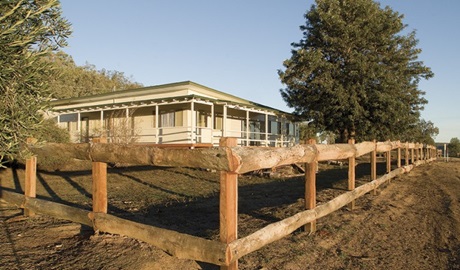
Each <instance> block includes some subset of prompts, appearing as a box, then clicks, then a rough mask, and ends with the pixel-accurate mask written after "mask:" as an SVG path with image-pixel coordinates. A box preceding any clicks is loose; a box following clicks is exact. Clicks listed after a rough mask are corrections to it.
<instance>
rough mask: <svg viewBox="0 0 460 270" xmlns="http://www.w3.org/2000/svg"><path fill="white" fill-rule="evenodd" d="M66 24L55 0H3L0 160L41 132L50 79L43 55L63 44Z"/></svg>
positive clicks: (0, 12)
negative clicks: (35, 133) (34, 134)
mask: <svg viewBox="0 0 460 270" xmlns="http://www.w3.org/2000/svg"><path fill="white" fill-rule="evenodd" d="M70 33H71V30H70V24H69V23H68V22H67V21H66V20H65V19H64V18H63V17H62V16H61V8H60V4H59V2H58V1H57V0H41V1H34V0H8V1H2V2H1V4H0V66H1V69H0V130H1V132H0V161H1V160H4V159H11V158H12V157H13V156H14V155H16V154H17V153H18V152H19V147H20V143H21V142H23V141H24V140H25V138H26V137H28V136H30V135H31V134H32V133H33V132H34V131H36V130H37V129H39V128H40V126H41V123H42V122H43V116H42V115H41V114H40V112H43V111H44V110H46V103H47V100H48V99H49V96H50V93H49V91H48V86H47V82H48V81H49V80H50V78H52V77H53V76H54V75H55V70H54V69H53V68H52V67H51V65H50V64H49V63H46V62H44V61H41V60H42V58H43V57H45V56H46V55H48V54H50V53H51V52H53V51H56V50H57V49H58V48H59V47H62V46H65V45H66V38H67V37H68V36H69V35H70Z"/></svg>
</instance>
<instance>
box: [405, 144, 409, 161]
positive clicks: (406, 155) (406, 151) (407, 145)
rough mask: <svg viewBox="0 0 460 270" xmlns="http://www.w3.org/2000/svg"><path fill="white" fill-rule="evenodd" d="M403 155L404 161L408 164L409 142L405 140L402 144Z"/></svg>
mask: <svg viewBox="0 0 460 270" xmlns="http://www.w3.org/2000/svg"><path fill="white" fill-rule="evenodd" d="M404 157H405V160H406V162H405V163H404V164H405V165H406V166H408V165H409V143H408V142H406V143H405V146H404Z"/></svg>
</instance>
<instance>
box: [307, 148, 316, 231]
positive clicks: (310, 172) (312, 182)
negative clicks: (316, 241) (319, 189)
mask: <svg viewBox="0 0 460 270" xmlns="http://www.w3.org/2000/svg"><path fill="white" fill-rule="evenodd" d="M307 143H308V144H316V140H315V139H309V140H308V141H307ZM315 207H316V158H315V160H313V161H312V162H310V163H305V209H307V210H309V209H314V208H315ZM305 231H307V232H309V233H314V232H315V231H316V220H314V221H312V222H310V223H307V224H305Z"/></svg>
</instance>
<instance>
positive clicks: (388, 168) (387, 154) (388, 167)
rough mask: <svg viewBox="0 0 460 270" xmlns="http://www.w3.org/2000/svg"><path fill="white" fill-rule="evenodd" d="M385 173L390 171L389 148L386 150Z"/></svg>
mask: <svg viewBox="0 0 460 270" xmlns="http://www.w3.org/2000/svg"><path fill="white" fill-rule="evenodd" d="M386 163H387V173H389V172H391V150H390V151H388V152H386Z"/></svg>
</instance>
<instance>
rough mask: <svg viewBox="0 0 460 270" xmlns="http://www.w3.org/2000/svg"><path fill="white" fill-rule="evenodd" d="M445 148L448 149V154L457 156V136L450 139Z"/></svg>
mask: <svg viewBox="0 0 460 270" xmlns="http://www.w3.org/2000/svg"><path fill="white" fill-rule="evenodd" d="M447 149H448V151H449V156H451V157H458V156H459V155H460V140H459V139H458V138H457V137H455V138H452V139H450V143H449V144H448V145H447Z"/></svg>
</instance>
